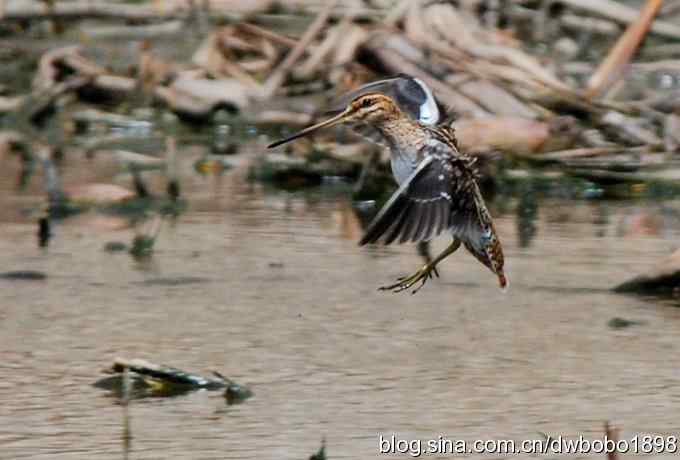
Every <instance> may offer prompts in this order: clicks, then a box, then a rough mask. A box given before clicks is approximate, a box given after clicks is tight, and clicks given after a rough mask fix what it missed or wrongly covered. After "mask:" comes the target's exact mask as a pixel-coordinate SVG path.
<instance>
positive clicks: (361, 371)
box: [0, 156, 680, 460]
mask: <svg viewBox="0 0 680 460" xmlns="http://www.w3.org/2000/svg"><path fill="white" fill-rule="evenodd" d="M187 163H188V164H189V163H190V162H189V159H187ZM5 165H6V166H4V167H3V168H4V169H3V171H2V173H0V193H2V195H1V196H0V206H1V208H2V214H0V220H1V221H2V224H1V225H0V253H1V254H2V268H1V269H0V271H6V270H19V269H21V270H40V271H43V272H45V273H46V274H47V275H48V279H47V280H45V281H0V375H1V376H2V378H0V458H3V459H5V458H6V459H28V458H31V459H33V458H35V459H118V458H122V455H123V454H122V452H121V440H120V439H121V433H122V426H121V408H120V406H119V405H117V403H116V401H115V400H114V399H113V398H111V397H109V396H107V394H106V392H104V391H102V390H100V389H97V388H94V387H92V383H93V382H95V381H96V380H97V379H98V378H100V377H101V376H102V374H101V373H100V370H101V369H103V368H105V367H107V366H109V365H110V364H111V362H112V361H113V359H114V358H115V357H118V356H123V357H128V358H134V357H138V358H145V359H147V360H150V361H153V362H159V363H166V364H169V365H172V366H176V367H179V368H182V369H187V370H191V371H196V372H200V373H208V372H209V371H211V370H219V371H220V372H222V373H223V374H225V375H227V376H229V377H231V378H233V379H234V380H236V381H237V382H239V383H243V384H247V385H249V386H251V387H252V389H253V391H254V392H255V396H254V397H253V398H251V399H250V400H248V401H246V402H245V403H243V404H241V405H238V406H230V407H227V406H226V405H225V402H224V399H223V397H222V396H221V395H220V394H219V393H217V392H211V393H209V392H196V393H192V394H189V395H186V396H182V397H177V398H171V399H147V400H140V401H133V403H132V404H131V406H130V413H131V416H132V422H131V423H132V431H133V435H134V439H133V441H132V452H131V454H130V458H133V459H165V458H181V459H201V460H203V459H218V458H219V459H225V458H234V459H236V458H238V459H251V458H258V459H277V460H280V459H306V458H308V457H309V455H311V454H312V453H313V452H315V451H316V450H317V449H318V447H319V443H320V440H321V438H322V437H324V436H325V437H326V439H327V450H328V452H327V453H328V457H329V458H331V459H357V458H376V457H379V456H380V455H379V454H378V436H379V434H383V435H385V436H390V435H391V434H393V433H396V434H397V435H399V436H400V437H403V438H406V439H410V438H422V439H430V438H436V437H437V436H439V435H443V436H447V437H450V438H462V439H466V440H469V441H472V440H474V439H477V438H479V439H516V440H521V439H525V438H527V439H528V438H531V439H539V438H540V437H539V436H538V434H537V433H538V432H545V433H549V434H551V435H553V436H557V435H560V434H562V435H565V436H578V435H579V434H583V435H584V436H586V437H589V438H594V437H596V436H600V435H601V434H602V424H603V421H605V420H610V421H612V422H613V423H614V424H616V425H618V426H621V427H622V428H623V433H622V435H621V437H622V438H624V439H625V438H630V437H631V436H633V435H635V434H638V433H660V434H675V435H678V434H680V415H678V414H680V391H678V390H679V389H680V388H679V386H680V366H679V365H678V360H677V356H678V354H679V353H680V341H679V340H678V337H679V336H680V308H677V307H675V306H673V304H672V303H664V302H660V301H649V300H643V299H640V298H635V297H626V296H620V295H615V294H612V293H610V292H609V291H608V289H609V288H611V287H612V286H614V285H616V284H617V283H619V282H621V281H623V280H625V279H627V278H629V277H630V276H632V275H634V274H637V273H639V272H643V271H645V270H647V269H649V268H650V267H652V266H654V264H655V263H656V262H657V261H659V260H660V259H661V258H662V257H663V256H665V255H667V254H669V253H670V251H671V250H673V249H675V248H676V247H677V245H678V237H679V236H680V235H679V232H678V229H679V228H680V226H678V225H677V224H678V216H679V215H680V213H679V211H680V202H642V201H639V202H603V201H592V202H588V201H568V200H556V199H551V200H543V201H539V204H538V211H537V217H536V219H534V220H532V221H531V222H530V223H531V224H532V225H533V226H535V231H536V234H535V236H534V238H533V239H532V240H531V241H530V244H528V245H527V244H524V245H521V246H520V244H519V241H520V231H519V228H520V225H519V224H518V218H517V215H518V210H517V207H518V200H517V199H514V198H508V197H500V198H499V199H502V200H505V202H504V206H503V209H504V211H503V212H501V211H499V206H498V204H499V202H498V201H496V202H495V203H494V204H493V205H492V212H493V213H494V215H495V216H497V226H498V228H499V231H500V234H501V236H502V239H503V243H504V245H505V247H506V258H507V267H508V269H507V272H508V276H509V279H510V283H511V285H510V290H509V291H508V292H507V293H503V292H501V291H499V290H498V288H497V287H496V280H495V278H494V276H493V275H492V274H491V273H489V272H488V271H486V269H484V268H483V267H481V265H480V264H479V263H477V262H476V261H475V260H474V259H473V258H472V257H470V256H469V255H468V254H466V253H464V252H463V251H461V252H460V253H457V254H455V255H454V256H452V257H451V258H449V259H447V260H446V261H445V262H444V264H443V265H442V266H441V274H442V278H441V279H439V280H435V281H433V282H431V283H429V284H428V285H426V286H425V288H424V289H422V290H421V291H420V293H418V295H416V296H411V295H409V294H406V293H405V294H399V295H396V294H387V293H382V292H378V291H376V288H377V287H378V286H380V285H382V284H385V283H388V282H391V281H392V280H393V278H395V277H397V276H399V275H403V274H406V273H408V272H411V271H412V270H414V269H415V268H416V267H417V266H419V264H420V263H421V261H420V260H419V258H418V256H417V255H416V253H415V249H414V248H413V247H412V246H395V247H389V248H359V247H357V245H356V241H357V240H358V238H359V235H360V227H359V224H358V221H357V219H356V217H355V216H354V214H353V212H352V209H351V205H350V202H349V201H348V198H347V197H346V195H345V194H343V193H335V192H333V190H332V187H331V190H330V191H329V188H322V191H321V192H310V193H297V194H295V193H287V192H277V191H271V190H270V191H266V190H265V189H263V187H261V186H259V185H252V184H249V183H247V182H246V181H245V179H244V176H245V169H244V168H243V167H239V168H237V169H235V170H232V171H229V172H227V173H225V174H224V175H223V176H222V177H221V178H214V177H213V178H203V177H201V176H199V175H198V174H196V173H194V172H193V171H192V170H191V168H190V167H183V168H181V171H183V173H182V185H183V189H184V191H185V197H186V198H187V200H188V210H187V212H186V213H184V214H182V215H181V216H180V217H179V219H178V220H177V222H176V223H175V224H174V225H171V224H168V225H165V226H164V227H163V230H162V232H161V235H160V238H159V240H158V244H157V247H156V252H155V255H154V256H153V258H152V260H151V261H150V262H149V263H146V264H140V263H138V262H135V261H134V260H133V259H132V258H130V257H129V255H127V254H126V253H120V254H109V253H106V252H105V251H104V250H103V246H104V244H105V243H106V242H108V241H113V240H119V241H126V242H128V241H129V240H130V239H131V237H132V234H133V232H132V230H131V229H129V228H123V229H120V230H114V229H112V228H113V227H115V226H116V225H119V224H120V222H119V221H117V220H114V221H112V220H111V219H110V218H108V219H104V218H102V217H101V216H100V217H98V218H97V219H94V216H91V215H86V216H77V217H75V218H70V219H67V220H64V221H62V222H61V223H59V224H58V225H57V226H56V228H55V229H54V232H55V237H54V238H53V240H52V241H51V244H50V247H49V249H48V250H46V251H42V250H39V249H38V248H37V247H36V238H35V225H34V220H33V217H32V216H30V215H27V214H26V213H25V212H22V210H24V209H27V208H34V207H37V206H38V204H39V202H40V200H41V199H42V195H41V193H40V192H39V191H40V180H41V177H40V176H38V177H36V178H34V180H33V182H32V185H31V187H30V189H29V191H28V192H25V193H17V192H16V191H15V189H14V181H15V173H16V168H15V165H14V161H12V160H10V159H6V160H5ZM115 170H116V169H115V168H114V166H112V165H111V164H108V163H106V160H105V159H98V160H97V161H95V162H93V163H92V164H90V165H88V166H87V167H84V165H83V164H82V160H80V159H79V158H78V157H73V158H71V157H69V156H67V159H66V163H65V165H64V170H63V171H64V182H65V183H66V184H68V183H78V182H80V181H85V180H104V178H108V179H107V180H109V181H110V177H111V176H112V175H113V172H114V171H115ZM150 177H151V176H150ZM117 180H118V181H119V182H120V183H123V184H126V183H127V179H126V178H122V179H117ZM156 185H158V184H156ZM522 228H524V227H522ZM445 244H446V241H445V240H444V239H441V240H438V241H437V242H436V243H435V246H436V249H441V248H443V246H444V245H445ZM614 317H622V318H625V319H629V320H635V321H639V322H641V323H642V324H641V325H638V326H633V327H630V328H626V329H620V330H615V329H612V328H610V327H609V326H608V321H609V320H610V319H612V318H614ZM404 457H407V455H404ZM432 457H433V458H437V456H432ZM440 457H441V458H452V457H451V456H440ZM492 457H498V456H497V455H496V456H492ZM539 457H540V456H539Z"/></svg>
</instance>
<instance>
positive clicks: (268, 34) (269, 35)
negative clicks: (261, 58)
mask: <svg viewBox="0 0 680 460" xmlns="http://www.w3.org/2000/svg"><path fill="white" fill-rule="evenodd" d="M236 28H237V29H241V30H243V31H245V32H248V33H251V34H253V35H257V36H259V37H262V38H266V39H267V40H271V41H273V42H275V43H278V44H279V45H283V46H287V47H288V48H295V46H296V45H297V42H296V41H295V40H293V39H292V38H288V37H286V36H285V35H280V34H277V33H276V32H272V31H271V30H267V29H263V28H262V27H260V26H256V25H255V24H250V23H247V22H244V23H241V24H236Z"/></svg>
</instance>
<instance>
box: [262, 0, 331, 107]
mask: <svg viewBox="0 0 680 460" xmlns="http://www.w3.org/2000/svg"><path fill="white" fill-rule="evenodd" d="M337 3H338V0H331V1H329V2H328V3H327V4H326V7H325V8H324V9H323V10H321V12H320V13H319V14H318V15H317V16H316V18H315V19H314V21H313V22H312V24H311V25H310V26H309V27H308V28H307V30H306V31H305V33H304V34H303V35H302V37H301V38H300V41H299V42H298V43H297V44H296V45H295V47H294V48H293V49H292V50H290V52H289V53H288V54H287V55H286V57H285V58H284V60H283V62H281V64H279V67H278V68H276V70H274V72H273V73H272V74H271V75H270V76H269V78H268V79H267V81H266V82H265V83H264V88H263V90H262V93H261V94H260V96H261V97H262V98H263V99H270V98H271V97H272V96H273V95H274V93H276V91H277V90H278V89H279V87H280V86H281V85H282V84H283V82H284V80H285V79H286V76H287V75H288V72H290V70H291V69H292V68H293V66H294V65H295V63H296V62H297V61H298V59H300V57H302V54H303V53H304V52H305V49H306V48H307V47H308V46H309V44H310V43H311V42H312V40H314V39H315V38H316V36H317V35H318V34H319V32H321V30H322V29H323V27H324V26H325V25H326V22H327V21H328V18H329V17H330V16H331V11H332V10H333V8H334V7H335V5H337Z"/></svg>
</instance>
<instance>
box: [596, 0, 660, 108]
mask: <svg viewBox="0 0 680 460" xmlns="http://www.w3.org/2000/svg"><path fill="white" fill-rule="evenodd" d="M662 4H663V0H647V3H646V4H645V6H644V7H643V8H642V11H641V12H640V17H639V18H638V20H637V21H634V22H631V23H630V25H629V26H628V28H627V29H626V31H625V32H624V33H623V35H621V37H620V38H619V40H618V41H617V42H616V44H615V45H614V47H613V48H612V49H611V51H610V52H609V54H608V55H607V57H606V58H605V60H604V61H602V64H600V66H599V67H598V69H597V70H596V71H595V73H594V74H593V75H592V76H591V77H590V79H589V80H588V84H587V86H586V96H587V97H589V98H594V97H597V96H601V95H603V96H606V92H607V90H608V89H609V88H611V87H612V85H613V84H614V83H616V81H618V80H620V79H621V77H622V76H623V69H624V67H625V66H626V65H628V63H629V62H630V59H631V58H632V57H633V54H635V51H637V49H638V47H639V46H640V44H641V43H642V41H643V40H644V39H645V37H646V36H647V31H648V30H649V28H650V26H651V24H652V22H653V21H654V18H655V17H656V14H657V13H658V12H659V8H661V5H662Z"/></svg>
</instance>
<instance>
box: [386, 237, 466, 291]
mask: <svg viewBox="0 0 680 460" xmlns="http://www.w3.org/2000/svg"><path fill="white" fill-rule="evenodd" d="M459 247H460V240H459V239H458V238H454V239H453V242H451V244H450V245H449V246H448V247H447V248H446V249H444V251H442V253H441V254H439V255H438V256H437V257H435V259H434V260H433V261H432V262H428V263H426V264H425V265H423V266H422V267H421V268H420V269H419V270H418V271H416V272H415V273H414V274H412V275H411V276H407V277H404V278H399V279H398V280H397V282H396V283H394V284H392V285H390V286H383V287H381V288H380V290H381V291H393V292H401V291H404V290H406V289H409V288H411V287H412V286H413V285H414V284H416V283H417V282H418V281H420V286H418V287H417V288H415V289H414V290H413V292H412V294H415V293H416V292H418V290H419V289H420V288H422V287H423V286H424V285H425V283H426V282H427V280H428V278H432V273H433V272H434V271H435V267H436V266H437V264H438V263H439V262H441V261H442V260H444V259H446V258H447V257H448V256H450V255H451V254H453V253H454V252H456V249H458V248H459Z"/></svg>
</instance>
